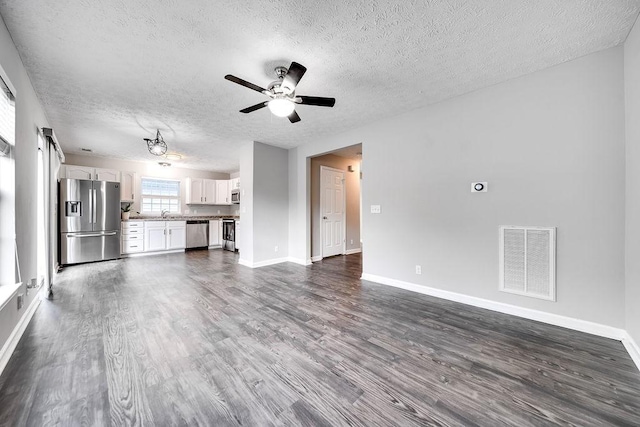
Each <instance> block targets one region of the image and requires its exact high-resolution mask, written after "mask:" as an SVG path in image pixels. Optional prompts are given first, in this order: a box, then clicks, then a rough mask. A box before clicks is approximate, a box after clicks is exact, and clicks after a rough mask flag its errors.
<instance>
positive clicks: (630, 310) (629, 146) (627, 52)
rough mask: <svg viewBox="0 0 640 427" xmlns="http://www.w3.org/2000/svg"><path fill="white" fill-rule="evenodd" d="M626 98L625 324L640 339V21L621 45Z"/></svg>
mask: <svg viewBox="0 0 640 427" xmlns="http://www.w3.org/2000/svg"><path fill="white" fill-rule="evenodd" d="M624 77H625V80H624V84H625V101H626V160H627V163H626V173H627V182H626V184H627V186H626V233H625V235H626V288H627V289H626V291H627V293H626V299H625V301H626V326H627V332H628V333H629V334H630V335H631V336H632V337H633V339H634V340H635V342H636V343H640V22H636V25H635V26H634V27H633V29H632V31H631V33H630V34H629V36H628V37H627V41H626V42H625V45H624Z"/></svg>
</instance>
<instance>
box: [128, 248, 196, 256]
mask: <svg viewBox="0 0 640 427" xmlns="http://www.w3.org/2000/svg"><path fill="white" fill-rule="evenodd" d="M184 252H185V250H184V249H172V250H170V251H156V252H135V253H132V254H122V255H120V257H121V258H136V257H141V256H152V255H166V254H178V253H184Z"/></svg>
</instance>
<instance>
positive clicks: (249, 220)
mask: <svg viewBox="0 0 640 427" xmlns="http://www.w3.org/2000/svg"><path fill="white" fill-rule="evenodd" d="M254 145H255V142H249V143H246V144H244V145H243V146H242V147H240V175H241V176H242V178H240V185H241V189H240V227H241V229H240V232H239V233H238V236H237V238H238V240H239V242H240V260H241V263H244V264H245V265H253V184H254V176H253V162H254V154H253V152H254Z"/></svg>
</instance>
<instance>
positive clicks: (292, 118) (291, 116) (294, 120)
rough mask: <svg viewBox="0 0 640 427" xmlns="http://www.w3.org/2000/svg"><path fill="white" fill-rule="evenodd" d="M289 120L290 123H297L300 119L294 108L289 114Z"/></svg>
mask: <svg viewBox="0 0 640 427" xmlns="http://www.w3.org/2000/svg"><path fill="white" fill-rule="evenodd" d="M289 121H290V122H291V123H297V122H299V121H300V116H299V115H298V113H296V110H293V113H291V114H289Z"/></svg>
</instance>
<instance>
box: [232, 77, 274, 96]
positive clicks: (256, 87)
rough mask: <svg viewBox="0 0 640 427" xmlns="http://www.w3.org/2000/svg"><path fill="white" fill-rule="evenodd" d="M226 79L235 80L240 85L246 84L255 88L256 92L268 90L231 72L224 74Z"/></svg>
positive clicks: (245, 85) (250, 87)
mask: <svg viewBox="0 0 640 427" xmlns="http://www.w3.org/2000/svg"><path fill="white" fill-rule="evenodd" d="M224 78H225V79H227V80H229V81H230V82H234V83H237V84H239V85H240V86H244V87H248V88H249V89H253V90H255V91H256V92H260V93H263V92H266V91H267V90H266V89H265V88H262V87H260V86H258V85H254V84H253V83H250V82H248V81H246V80H242V79H241V78H240V77H236V76H232V75H231V74H227V75H226V76H224Z"/></svg>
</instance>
